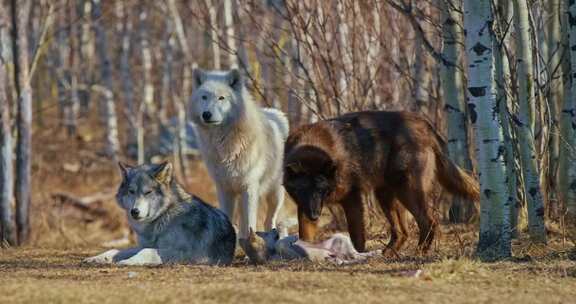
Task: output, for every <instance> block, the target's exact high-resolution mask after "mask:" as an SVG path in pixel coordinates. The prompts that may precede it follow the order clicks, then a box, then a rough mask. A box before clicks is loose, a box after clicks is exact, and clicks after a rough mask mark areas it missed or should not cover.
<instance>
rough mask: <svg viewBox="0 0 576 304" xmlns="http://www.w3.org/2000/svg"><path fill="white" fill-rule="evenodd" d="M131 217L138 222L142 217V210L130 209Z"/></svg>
mask: <svg viewBox="0 0 576 304" xmlns="http://www.w3.org/2000/svg"><path fill="white" fill-rule="evenodd" d="M130 215H131V216H132V218H133V219H135V220H137V219H138V218H139V217H140V210H138V209H137V208H132V209H130Z"/></svg>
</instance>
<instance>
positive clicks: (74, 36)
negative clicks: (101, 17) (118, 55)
mask: <svg viewBox="0 0 576 304" xmlns="http://www.w3.org/2000/svg"><path fill="white" fill-rule="evenodd" d="M69 5H70V8H69V9H70V11H69V14H68V20H69V24H70V25H69V26H70V37H69V41H70V53H69V55H70V57H69V59H68V60H69V61H70V64H69V67H70V69H69V74H70V77H69V79H70V92H69V97H68V98H69V99H70V100H69V101H68V104H69V106H68V115H67V118H66V126H67V130H68V136H74V135H76V131H77V129H78V113H79V110H80V97H79V95H78V75H80V63H79V54H80V44H79V43H78V32H77V29H78V27H77V26H76V25H75V24H74V22H76V20H77V19H78V18H77V14H76V13H77V9H76V3H74V2H72V3H70V4H69Z"/></svg>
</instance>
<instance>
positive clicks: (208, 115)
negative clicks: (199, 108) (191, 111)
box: [202, 111, 212, 121]
mask: <svg viewBox="0 0 576 304" xmlns="http://www.w3.org/2000/svg"><path fill="white" fill-rule="evenodd" d="M210 118H212V113H210V112H208V111H206V112H202V119H204V120H205V121H209V120H210Z"/></svg>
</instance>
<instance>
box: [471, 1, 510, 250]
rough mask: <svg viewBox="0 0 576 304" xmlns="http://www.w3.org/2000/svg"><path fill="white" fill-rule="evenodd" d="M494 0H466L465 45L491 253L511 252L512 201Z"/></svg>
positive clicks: (483, 227)
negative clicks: (500, 109) (497, 77)
mask: <svg viewBox="0 0 576 304" xmlns="http://www.w3.org/2000/svg"><path fill="white" fill-rule="evenodd" d="M492 22H493V17H492V12H491V1H490V0H465V1H464V28H465V30H466V32H467V35H466V40H465V46H466V51H467V55H468V68H469V70H468V93H469V109H470V118H471V123H472V126H473V129H474V132H475V134H476V155H477V157H478V173H479V176H480V190H481V191H480V192H481V193H482V196H481V202H480V208H481V210H480V240H479V241H478V248H477V254H478V255H479V256H480V257H482V258H486V259H492V258H496V259H497V258H505V257H509V256H510V255H511V243H510V238H511V236H510V204H511V203H512V202H511V201H510V199H509V195H508V188H507V178H506V162H505V160H504V153H502V152H503V150H504V145H505V143H504V133H503V130H502V126H501V125H500V122H499V119H498V115H494V114H495V113H494V111H495V109H497V105H496V96H495V90H494V69H495V66H494V57H493V35H494V33H493V32H492V28H491V26H492Z"/></svg>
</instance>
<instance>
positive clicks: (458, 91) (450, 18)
mask: <svg viewBox="0 0 576 304" xmlns="http://www.w3.org/2000/svg"><path fill="white" fill-rule="evenodd" d="M442 4H443V5H444V7H443V8H442V22H443V23H442V33H443V35H442V36H443V48H442V54H443V56H444V58H446V60H447V61H449V62H451V63H453V65H448V64H446V63H444V64H442V66H441V77H442V78H441V82H442V89H443V91H444V92H443V93H444V103H445V105H444V112H445V113H446V120H447V126H448V127H447V129H448V153H449V154H450V158H451V159H452V161H454V162H455V163H456V164H458V166H460V167H462V168H464V169H466V170H471V169H472V161H471V160H470V154H469V150H468V126H467V123H466V96H465V95H464V94H465V91H464V69H463V66H462V60H463V52H464V50H463V48H462V46H463V44H464V33H463V32H462V3H461V2H460V1H458V0H443V1H442ZM474 209H475V208H474V203H473V202H469V201H465V200H462V199H460V198H454V199H453V201H452V206H451V208H450V218H451V221H452V222H466V221H468V220H469V219H470V217H471V216H472V215H473V213H474Z"/></svg>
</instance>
